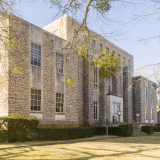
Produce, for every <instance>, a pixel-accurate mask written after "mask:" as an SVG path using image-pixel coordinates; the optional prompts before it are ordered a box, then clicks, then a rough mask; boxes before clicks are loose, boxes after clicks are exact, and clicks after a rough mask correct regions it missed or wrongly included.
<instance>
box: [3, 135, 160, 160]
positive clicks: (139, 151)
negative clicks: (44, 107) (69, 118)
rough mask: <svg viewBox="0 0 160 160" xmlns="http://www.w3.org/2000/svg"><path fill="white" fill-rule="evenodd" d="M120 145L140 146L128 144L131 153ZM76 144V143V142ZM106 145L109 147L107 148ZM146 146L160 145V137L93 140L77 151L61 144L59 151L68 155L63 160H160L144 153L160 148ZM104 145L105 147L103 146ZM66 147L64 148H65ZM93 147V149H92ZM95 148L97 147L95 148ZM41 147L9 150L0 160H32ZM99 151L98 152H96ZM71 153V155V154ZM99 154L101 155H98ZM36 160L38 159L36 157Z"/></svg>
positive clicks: (45, 154)
mask: <svg viewBox="0 0 160 160" xmlns="http://www.w3.org/2000/svg"><path fill="white" fill-rule="evenodd" d="M95 142H96V143H97V142H98V144H99V145H100V146H102V147H101V148H102V149H99V148H98V147H96V145H95V144H94V143H95ZM76 143H77V146H78V145H79V143H80V142H76ZM110 143H112V145H114V144H113V143H116V144H115V148H114V149H113V148H111V147H110V146H109V144H110ZM118 143H122V144H126V143H128V144H138V146H134V145H133V146H128V145H127V144H126V147H127V148H130V149H131V150H133V151H130V150H127V148H126V149H125V150H124V149H122V150H120V149H119V148H120V147H121V146H120V144H118ZM69 144H72V143H71V142H69ZM74 144H75V142H74ZM106 144H107V145H108V146H106ZM145 144H160V137H150V136H149V137H148V136H141V137H123V138H116V139H106V140H105V139H100V140H93V141H90V143H89V145H88V146H86V147H83V146H81V147H78V148H77V149H76V148H71V149H70V148H67V143H66V144H61V146H60V147H58V149H60V150H63V151H64V152H61V153H60V154H62V157H65V155H64V154H65V153H67V154H66V158H63V159H67V157H71V158H69V159H71V160H72V159H74V160H76V159H77V160H78V159H79V160H82V159H86V160H88V159H91V158H93V157H94V158H99V159H101V158H105V157H106V158H110V157H113V156H114V157H117V158H120V157H121V156H127V155H131V156H132V157H134V155H136V156H137V155H138V156H140V157H145V158H159V156H158V155H157V156H155V154H154V155H144V153H143V152H152V151H156V150H158V151H159V152H157V153H160V148H156V146H155V147H154V146H153V145H152V148H150V147H147V148H146V147H145ZM54 145H58V144H52V145H51V144H49V145H48V146H50V147H53V152H54ZM103 145H104V146H103ZM117 145H118V148H117ZM43 146H47V144H46V145H43ZM63 146H64V147H63ZM90 146H91V147H90ZM94 146H95V147H94ZM40 147H41V146H37V148H33V147H28V148H27V147H26V149H25V148H19V149H18V148H17V149H14V150H9V151H5V152H2V154H1V155H0V159H2V160H3V159H9V158H12V159H14V158H18V157H20V156H21V157H23V158H24V159H32V157H29V156H27V153H30V152H32V151H36V152H38V150H39V148H40ZM95 151H97V152H95ZM69 152H71V153H69ZM93 152H95V153H93ZM98 152H103V153H104V154H103V155H100V154H99V153H98ZM105 152H108V153H105ZM109 152H112V153H109ZM50 154H51V156H52V159H54V155H53V154H52V153H50ZM98 154H99V155H98ZM38 155H39V156H40V157H41V159H48V155H47V153H42V152H39V153H38ZM34 158H36V157H34Z"/></svg>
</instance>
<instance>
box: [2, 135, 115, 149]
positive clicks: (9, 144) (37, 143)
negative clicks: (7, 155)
mask: <svg viewBox="0 0 160 160" xmlns="http://www.w3.org/2000/svg"><path fill="white" fill-rule="evenodd" d="M114 137H117V136H107V137H106V136H93V137H89V138H81V139H74V140H66V141H64V140H63V141H34V142H31V141H30V142H21V143H20V142H15V143H0V150H2V149H7V148H8V149H9V148H16V147H25V146H36V145H47V144H57V143H64V142H76V141H87V140H94V139H104V138H107V139H108V138H114Z"/></svg>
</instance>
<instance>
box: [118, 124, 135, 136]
mask: <svg viewBox="0 0 160 160" xmlns="http://www.w3.org/2000/svg"><path fill="white" fill-rule="evenodd" d="M119 127H126V128H127V132H126V134H125V136H131V135H132V133H133V125H132V124H126V125H119Z"/></svg>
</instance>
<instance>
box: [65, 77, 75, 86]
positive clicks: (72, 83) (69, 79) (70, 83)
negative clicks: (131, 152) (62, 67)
mask: <svg viewBox="0 0 160 160" xmlns="http://www.w3.org/2000/svg"><path fill="white" fill-rule="evenodd" d="M65 76H66V78H67V80H66V81H65V82H64V83H65V84H67V85H69V86H75V84H74V81H73V79H72V77H71V76H70V75H69V74H65Z"/></svg>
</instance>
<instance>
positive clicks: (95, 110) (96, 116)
mask: <svg viewBox="0 0 160 160" xmlns="http://www.w3.org/2000/svg"><path fill="white" fill-rule="evenodd" d="M97 107H98V106H97V102H94V119H98V112H97Z"/></svg>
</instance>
